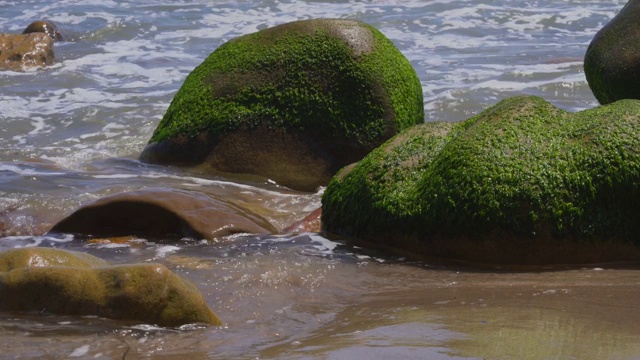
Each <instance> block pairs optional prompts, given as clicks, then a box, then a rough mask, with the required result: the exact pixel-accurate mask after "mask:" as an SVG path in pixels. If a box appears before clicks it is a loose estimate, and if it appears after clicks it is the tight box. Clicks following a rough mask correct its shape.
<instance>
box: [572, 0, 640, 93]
mask: <svg viewBox="0 0 640 360" xmlns="http://www.w3.org/2000/svg"><path fill="white" fill-rule="evenodd" d="M639 19H640V1H639V0H630V1H629V2H628V3H627V4H626V5H625V6H624V8H622V10H621V11H620V12H619V13H618V15H616V17H614V18H613V19H612V20H611V21H610V22H609V23H608V24H606V25H605V26H604V27H603V28H602V29H600V31H598V33H597V34H596V35H595V37H594V38H593V40H592V41H591V44H589V47H588V48H587V52H586V54H585V57H584V72H585V75H586V78H587V81H588V83H589V87H590V88H591V91H592V92H593V95H595V97H596V99H598V101H599V102H600V104H608V103H612V102H614V101H617V100H621V99H640V87H639V86H638V83H639V82H640V21H639Z"/></svg>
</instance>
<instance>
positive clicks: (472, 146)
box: [322, 96, 640, 264]
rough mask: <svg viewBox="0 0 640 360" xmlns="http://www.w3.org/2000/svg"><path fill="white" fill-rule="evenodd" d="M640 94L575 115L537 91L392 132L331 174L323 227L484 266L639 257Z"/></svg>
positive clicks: (409, 251) (380, 243) (408, 250)
mask: <svg viewBox="0 0 640 360" xmlns="http://www.w3.org/2000/svg"><path fill="white" fill-rule="evenodd" d="M639 202H640V101H637V100H623V101H619V102H616V103H614V104H611V105H607V106H602V107H599V108H594V109H590V110H585V111H582V112H578V113H569V112H566V111H563V110H560V109H558V108H556V107H554V106H553V105H551V104H549V103H548V102H546V101H544V100H542V99H540V98H537V97H530V96H524V97H516V98H511V99H507V100H504V101H502V102H500V103H498V104H497V105H495V106H493V107H491V108H489V109H487V110H485V111H484V112H482V113H481V114H479V115H478V116H476V117H473V118H471V119H469V120H466V121H464V122H459V123H427V124H424V125H420V126H417V127H414V128H412V129H409V130H407V131H405V132H403V133H401V134H399V135H398V136H396V137H394V138H392V139H391V140H389V141H388V142H387V143H385V144H384V145H383V146H381V147H380V148H378V149H376V150H375V151H373V152H372V153H371V154H369V155H368V156H367V157H366V158H365V159H363V160H362V161H360V162H359V163H358V164H357V165H356V166H355V167H354V168H353V169H352V170H351V171H350V172H347V173H346V174H341V175H340V176H336V177H335V178H334V179H333V180H332V181H331V183H330V184H329V185H328V187H327V189H326V190H325V192H324V195H323V198H322V209H323V210H322V211H323V213H322V226H323V229H324V230H325V231H327V232H329V233H334V234H339V235H342V236H347V237H351V238H352V239H354V240H358V241H364V242H366V243H369V244H370V245H374V246H379V247H386V248H388V249H394V250H400V251H403V252H405V253H406V254H411V255H416V254H418V255H423V256H435V257H441V258H448V259H456V260H465V261H474V262H482V263H511V264H541V263H582V262H600V261H613V260H638V259H640V246H639V245H640V243H639V241H638V236H637V234H638V233H639V232H640V222H638V219H640V207H638V205H637V204H638V203H639Z"/></svg>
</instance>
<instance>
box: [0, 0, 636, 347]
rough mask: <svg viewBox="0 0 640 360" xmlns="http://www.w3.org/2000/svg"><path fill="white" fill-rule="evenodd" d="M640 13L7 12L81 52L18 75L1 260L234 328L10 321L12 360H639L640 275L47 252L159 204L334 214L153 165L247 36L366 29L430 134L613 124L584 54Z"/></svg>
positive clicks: (315, 245)
mask: <svg viewBox="0 0 640 360" xmlns="http://www.w3.org/2000/svg"><path fill="white" fill-rule="evenodd" d="M625 3H626V1H624V0H618V1H592V0H589V1H586V0H582V1H578V0H573V1H572V0H546V1H542V0H540V1H526V0H511V1H501V2H500V3H499V4H493V3H492V2H478V1H473V0H423V1H421V0H409V1H404V0H403V1H387V2H380V1H375V0H371V1H364V2H361V1H274V0H248V1H215V2H213V1H205V0H201V1H173V2H170V3H168V2H167V3H163V2H160V1H146V2H143V3H141V2H127V1H109V0H101V1H93V0H90V1H71V0H63V1H46V0H38V1H21V2H15V1H2V0H0V31H1V32H16V33H17V32H21V31H22V29H24V28H25V27H26V26H27V25H28V24H29V23H30V22H31V21H34V20H37V19H41V18H46V19H50V20H53V21H55V22H57V23H58V25H59V26H60V27H61V28H62V29H63V30H64V31H65V32H66V34H67V37H68V38H69V39H70V40H71V41H69V42H64V43H56V57H57V63H56V64H55V65H54V66H52V67H51V68H48V69H46V70H43V71H30V72H26V73H16V72H3V73H0V234H3V236H5V238H3V239H0V249H8V248H13V247H19V246H35V245H41V246H56V247H61V248H69V249H75V250H82V251H87V252H90V253H92V254H94V255H98V256H100V257H103V258H106V259H108V260H109V261H112V262H114V263H128V262H148V261H149V262H150V261H154V262H160V263H163V264H165V265H167V266H168V267H169V268H171V269H172V270H174V271H176V272H177V273H179V274H180V275H182V276H184V277H186V278H187V279H189V280H191V281H193V282H194V283H195V284H197V286H198V287H199V288H200V289H201V290H202V292H203V293H204V294H205V296H206V299H207V301H208V303H209V305H210V306H211V307H212V308H213V309H214V310H215V311H216V312H217V313H218V315H219V316H220V317H221V318H222V319H223V321H224V322H225V326H224V327H220V328H218V327H201V326H186V327H184V328H180V329H168V328H156V327H154V326H152V324H135V323H126V322H117V321H112V320H106V319H98V318H90V317H89V318H82V317H64V316H52V315H47V314H7V313H4V314H0V348H1V349H2V351H0V359H5V358H6V359H13V358H68V357H71V358H73V357H77V358H95V359H100V358H104V359H107V358H108V359H110V358H129V359H136V358H164V359H172V358H175V359H179V358H185V357H187V356H188V357H190V358H193V359H207V358H233V359H249V358H251V359H255V358H265V359H266V358H278V359H300V358H321V359H356V358H370V359H376V358H379V359H383V358H384V359H389V358H402V359H411V358H416V359H417V358H420V359H422V358H429V359H459V358H465V359H466V358H472V359H483V358H487V359H511V358H512V359H554V358H555V359H570V358H575V359H634V358H639V357H640V346H639V345H636V344H637V341H635V337H636V336H637V334H639V333H640V321H638V320H640V319H639V317H640V315H638V314H640V311H638V305H637V304H636V301H635V299H638V298H639V295H640V290H638V289H640V287H638V283H639V282H640V280H638V276H637V270H635V268H637V266H635V267H634V266H626V267H619V266H616V267H614V266H611V265H603V264H594V265H589V266H585V267H584V268H573V269H569V268H555V269H536V270H532V269H527V270H526V271H524V270H522V271H501V270H486V269H485V270H479V269H473V268H463V267H460V266H453V265H446V266H445V265H442V264H436V263H415V262H409V261H407V260H405V259H399V258H395V257H390V256H385V255H383V254H377V253H373V252H371V251H367V250H364V249H360V248H354V247H350V246H347V245H344V244H339V243H335V242H331V241H329V240H327V239H325V238H323V237H322V236H320V235H318V234H302V235H288V236H267V237H260V238H255V237H242V236H236V237H233V238H228V239H224V240H222V241H219V242H217V243H215V244H208V243H201V242H199V241H182V242H180V243H177V244H173V243H165V242H159V243H154V242H150V241H145V240H142V239H141V240H139V241H136V242H133V243H130V244H126V245H113V244H112V245H105V244H86V243H82V242H81V241H80V240H79V239H73V238H72V237H70V236H61V237H58V238H52V237H44V236H42V234H43V233H44V232H45V231H46V230H47V229H48V228H49V227H50V226H51V224H53V223H55V222H56V221H58V220H59V219H60V218H62V217H63V216H65V215H67V214H69V213H71V212H72V211H73V210H74V209H76V208H77V207H78V206H79V205H80V204H82V203H85V202H87V201H91V200H94V199H97V198H99V197H102V196H105V195H108V194H113V193H118V192H123V191H129V190H137V189H142V188H147V187H152V186H166V187H176V188H184V189H193V190H199V191H204V192H208V193H213V194H217V195H220V196H223V197H225V198H227V199H229V200H231V201H233V202H236V203H238V204H240V205H243V206H246V207H248V208H250V209H252V210H253V211H255V212H257V213H258V214H260V215H262V216H263V217H265V218H267V219H268V220H269V221H271V222H272V223H273V224H274V226H276V228H278V229H283V228H285V227H286V226H288V225H289V224H291V223H292V222H294V221H296V220H298V219H301V218H302V217H304V216H305V215H306V214H307V213H309V212H311V211H312V210H314V209H315V208H317V207H318V206H319V203H320V195H321V193H322V189H319V190H318V192H316V193H301V192H297V191H292V190H289V189H286V188H283V187H281V186H278V185H277V184H274V183H273V182H272V181H270V180H268V179H261V178H249V177H229V176H225V175H223V174H221V175H220V176H218V177H216V178H204V177H203V176H202V175H201V174H199V173H198V171H197V169H191V170H187V169H180V168H174V167H160V166H154V165H148V164H142V163H140V162H138V161H137V160H136V159H137V156H138V154H139V153H140V151H141V150H142V148H143V147H144V145H145V144H146V142H147V141H148V139H149V137H150V136H151V133H152V132H153V130H154V128H155V126H156V125H157V123H158V122H159V121H160V119H161V117H162V114H163V113H164V111H165V110H166V108H167V107H168V105H169V102H170V101H171V99H172V97H173V95H174V94H175V92H176V91H177V89H178V88H179V87H180V85H181V83H182V81H183V80H184V78H185V77H186V76H187V74H188V73H189V72H190V71H191V70H192V69H193V68H194V67H195V66H197V65H198V64H199V63H200V62H201V61H202V60H203V59H204V58H205V57H206V56H207V55H208V54H209V53H211V52H212V51H213V50H214V49H215V48H216V47H218V46H219V45H220V44H222V43H224V42H225V41H228V40H229V39H231V38H233V37H236V36H238V35H242V34H246V33H250V32H254V31H257V30H259V29H263V28H265V27H269V26H273V25H277V24H280V23H284V22H288V21H293V20H297V19H306V18H317V17H332V18H350V19H357V20H362V21H365V22H367V23H369V24H371V25H373V26H375V27H377V28H379V29H380V30H381V31H382V32H383V33H384V34H386V35H387V36H388V37H389V38H390V39H391V40H393V41H394V43H395V44H396V45H397V46H398V48H399V49H400V50H401V51H402V52H403V54H405V56H406V57H407V58H408V59H409V60H410V61H411V63H412V64H413V66H414V67H415V69H416V71H417V73H418V76H419V77H420V80H421V83H422V86H423V91H424V99H425V113H426V119H425V120H426V121H435V120H445V121H457V120H463V119H466V118H468V117H470V116H472V115H474V114H476V113H478V112H480V111H481V110H483V109H485V108H486V107H488V106H490V105H492V104H495V103H496V102H498V101H499V100H501V99H504V98H506V97H509V96H514V95H520V94H530V95H538V96H542V97H543V98H545V99H547V100H549V101H550V102H552V103H553V104H555V105H556V106H558V107H560V108H563V109H567V110H571V111H579V110H583V109H587V108H590V107H593V106H596V105H597V102H596V101H595V98H594V97H593V95H592V94H591V92H590V91H589V88H588V85H587V83H586V80H585V78H584V73H583V71H582V57H583V55H584V52H585V51H586V48H587V46H588V44H589V42H590V41H591V38H592V37H593V35H594V34H595V33H596V31H597V30H598V29H599V28H601V27H602V26H603V25H604V24H605V23H606V22H607V21H609V19H611V18H612V17H613V16H614V15H615V14H616V12H617V11H618V10H619V9H620V8H622V6H623V5H624V4H625Z"/></svg>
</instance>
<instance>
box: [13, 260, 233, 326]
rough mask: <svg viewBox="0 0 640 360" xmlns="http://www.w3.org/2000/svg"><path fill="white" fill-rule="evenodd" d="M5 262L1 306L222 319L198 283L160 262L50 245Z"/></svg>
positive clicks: (181, 320)
mask: <svg viewBox="0 0 640 360" xmlns="http://www.w3.org/2000/svg"><path fill="white" fill-rule="evenodd" d="M0 264H2V265H1V266H2V272H0V311H39V312H40V311H46V312H48V313H52V314H59V315H97V316H102V317H107V318H112V319H123V320H134V321H143V322H145V323H149V324H156V325H160V326H180V325H184V324H190V323H206V324H210V325H221V322H220V320H219V319H218V317H217V316H216V315H215V314H214V313H213V312H212V311H211V309H210V308H209V307H208V306H207V303H206V302H205V300H204V298H203V297H202V294H201V293H200V292H199V291H198V289H197V288H196V287H195V286H194V285H193V284H191V283H190V282H188V281H186V280H184V279H182V278H180V277H179V276H177V275H175V274H174V273H172V272H171V271H170V270H169V269H167V268H166V267H164V266H163V265H160V264H134V265H115V266H107V265H106V264H107V263H106V262H104V261H103V260H101V259H98V258H95V257H93V256H91V255H88V254H82V253H77V252H72V251H66V250H59V249H50V248H31V249H14V250H9V251H5V252H2V253H0Z"/></svg>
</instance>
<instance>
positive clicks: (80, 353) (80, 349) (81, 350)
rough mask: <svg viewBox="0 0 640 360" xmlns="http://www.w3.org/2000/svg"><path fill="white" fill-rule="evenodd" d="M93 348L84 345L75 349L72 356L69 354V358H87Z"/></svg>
mask: <svg viewBox="0 0 640 360" xmlns="http://www.w3.org/2000/svg"><path fill="white" fill-rule="evenodd" d="M90 348H91V347H90V346H89V345H82V346H80V347H77V348H75V349H73V351H72V352H71V354H69V357H81V356H85V355H87V353H89V349H90Z"/></svg>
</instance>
